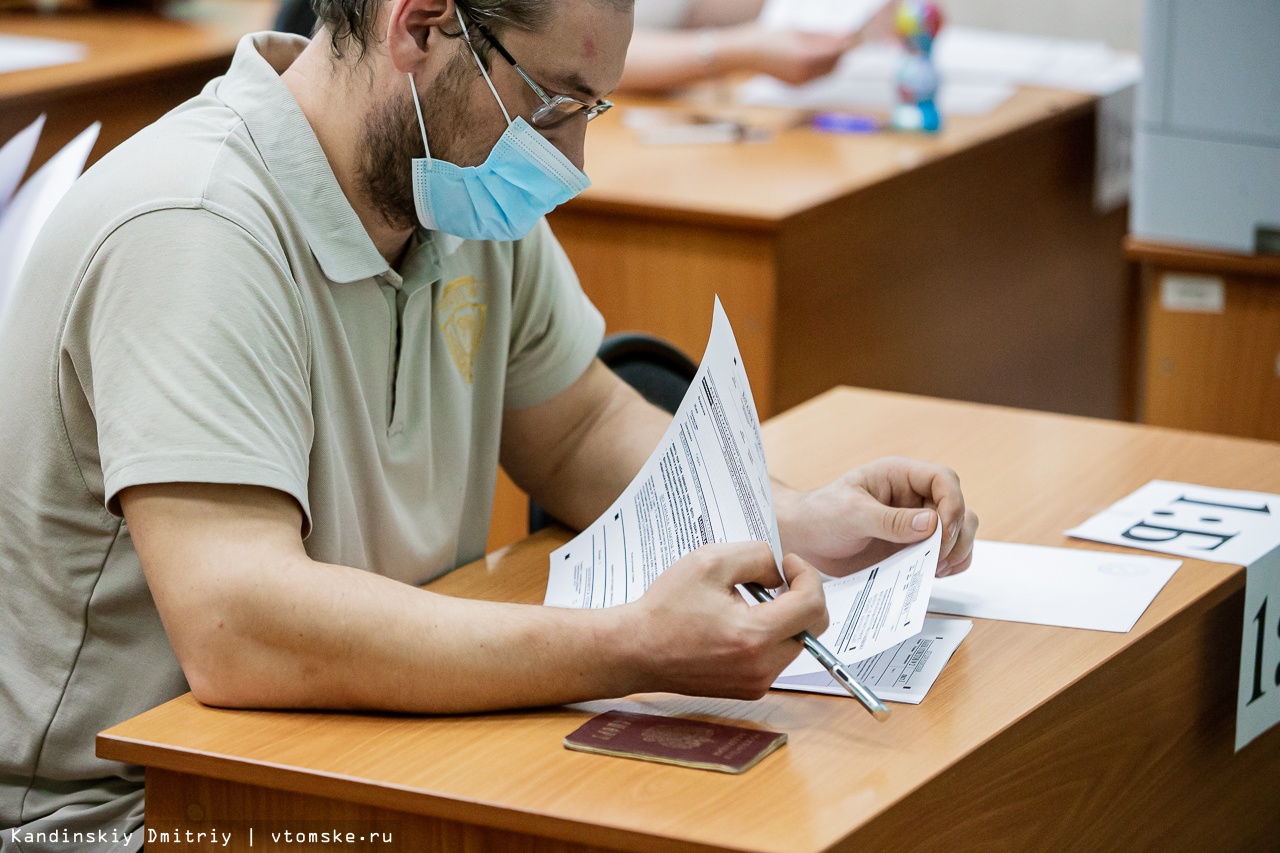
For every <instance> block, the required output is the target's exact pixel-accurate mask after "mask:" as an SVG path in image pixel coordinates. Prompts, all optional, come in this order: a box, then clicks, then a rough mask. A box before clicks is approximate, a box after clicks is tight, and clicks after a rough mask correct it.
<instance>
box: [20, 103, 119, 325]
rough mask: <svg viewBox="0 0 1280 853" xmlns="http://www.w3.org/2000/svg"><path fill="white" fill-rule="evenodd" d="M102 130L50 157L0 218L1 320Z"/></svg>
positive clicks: (93, 129)
mask: <svg viewBox="0 0 1280 853" xmlns="http://www.w3.org/2000/svg"><path fill="white" fill-rule="evenodd" d="M101 127H102V125H101V123H94V124H93V125H92V126H90V127H89V128H88V129H87V130H85V131H83V132H82V133H81V134H80V135H79V136H77V137H76V138H75V139H73V140H71V141H70V142H68V143H67V144H66V146H65V147H64V148H63V149H62V150H61V151H59V152H58V153H57V154H55V155H53V156H52V157H50V158H49V161H48V162H47V163H45V164H44V165H43V166H41V167H40V169H39V170H38V171H37V172H36V173H35V174H34V175H32V176H31V178H30V179H29V180H28V181H27V182H26V183H25V184H23V185H22V188H21V189H20V190H18V193H17V195H15V196H14V197H13V201H12V202H11V203H10V204H9V205H8V206H7V207H6V208H5V210H4V214H3V216H0V317H3V316H4V312H5V305H6V303H7V302H8V300H9V298H10V297H11V296H12V295H13V294H12V291H13V287H14V285H15V284H16V283H17V280H18V273H20V272H21V271H22V265H23V264H24V263H26V260H27V255H28V254H30V252H31V246H32V245H33V244H34V243H35V241H36V236H37V235H38V234H39V233H40V229H41V228H42V227H43V226H44V223H45V220H47V219H48V218H49V214H50V213H53V209H54V208H55V207H57V205H58V202H59V201H61V200H62V197H63V196H64V195H66V192H67V190H69V189H71V185H72V184H73V183H75V181H76V178H78V177H80V173H81V172H82V171H83V170H84V164H85V162H86V161H87V160H88V159H89V152H90V151H92V150H93V144H94V143H95V142H96V141H97V140H98V131H99V130H100V129H101Z"/></svg>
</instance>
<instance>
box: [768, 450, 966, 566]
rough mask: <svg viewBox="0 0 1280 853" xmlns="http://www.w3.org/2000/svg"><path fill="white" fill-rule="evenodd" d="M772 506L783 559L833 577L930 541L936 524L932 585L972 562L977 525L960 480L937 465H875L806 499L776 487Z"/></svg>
mask: <svg viewBox="0 0 1280 853" xmlns="http://www.w3.org/2000/svg"><path fill="white" fill-rule="evenodd" d="M774 501H775V503H776V504H777V511H778V530H779V533H780V534H781V538H782V548H783V551H784V552H785V553H795V554H798V555H800V556H802V557H804V558H805V559H806V560H808V561H809V562H810V563H813V565H814V566H816V567H817V568H818V570H819V571H821V572H823V573H824V574H827V575H831V576H833V577H844V576H845V575H848V574H851V573H853V572H857V571H861V570H862V569H865V568H867V567H868V566H871V565H874V564H875V563H878V562H880V561H881V560H883V559H885V558H886V557H888V556H889V555H890V554H892V553H893V552H895V551H898V550H899V549H901V547H902V546H903V545H906V544H911V543H914V542H921V541H924V540H925V539H928V538H929V537H930V536H931V535H933V531H934V526H935V524H937V523H938V521H939V519H940V520H941V523H942V530H943V535H942V546H941V554H940V555H939V558H938V569H937V575H938V577H946V576H947V575H953V574H958V573H959V572H963V571H964V570H965V569H967V568H968V567H969V563H970V560H971V559H972V556H973V540H974V536H975V535H976V534H977V531H978V517H977V516H976V515H974V514H973V513H972V512H971V511H969V510H967V509H966V508H965V504H964V494H963V493H962V492H961V490H960V478H959V477H957V476H956V473H955V472H954V471H952V470H951V469H950V468H945V467H943V466H941V465H933V464H930V463H927V462H918V461H916V460H914V459H903V458H901V457H890V458H886V459H879V460H876V461H875V462H872V463H870V464H869V465H863V466H862V467H860V468H855V469H854V470H852V471H849V472H848V473H847V474H845V475H844V476H842V477H840V478H839V479H837V480H835V481H833V482H832V483H830V484H829V485H827V486H824V487H822V488H820V489H814V490H813V491H810V492H795V491H791V490H790V489H787V488H786V487H785V486H780V485H779V484H777V483H775V486H774ZM931 509H934V510H936V511H930V510H931Z"/></svg>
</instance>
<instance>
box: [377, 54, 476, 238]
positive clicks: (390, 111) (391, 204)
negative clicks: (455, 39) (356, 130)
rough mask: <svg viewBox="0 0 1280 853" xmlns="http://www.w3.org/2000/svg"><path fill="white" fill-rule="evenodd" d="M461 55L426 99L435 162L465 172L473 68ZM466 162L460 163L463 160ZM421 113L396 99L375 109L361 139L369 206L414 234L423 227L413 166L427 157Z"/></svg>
mask: <svg viewBox="0 0 1280 853" xmlns="http://www.w3.org/2000/svg"><path fill="white" fill-rule="evenodd" d="M463 59H466V60H467V61H468V62H470V61H471V60H470V58H469V57H464V56H463V55H461V54H459V55H458V56H457V57H455V58H454V60H453V61H451V62H450V63H449V65H448V66H447V67H446V68H445V69H444V71H443V72H441V74H440V76H439V77H438V78H437V79H436V80H435V81H434V82H433V83H432V86H431V90H430V91H429V92H428V93H427V94H426V95H425V96H424V97H423V99H422V118H423V122H424V123H425V124H426V126H427V128H428V134H429V136H428V141H429V142H430V143H431V156H432V157H435V158H437V159H439V160H447V161H449V162H451V163H457V164H458V165H460V166H468V165H475V164H472V163H468V162H465V158H466V155H465V154H464V153H463V149H465V148H466V147H467V146H466V145H465V138H464V134H463V128H464V127H465V123H466V116H467V113H468V112H469V111H468V110H467V106H468V101H469V100H470V99H469V97H468V94H469V92H468V91H467V88H468V87H467V83H468V82H470V81H469V80H468V76H469V75H468V74H467V71H468V70H469V69H468V67H467V65H466V64H465V63H463V62H461V61H459V60H463ZM460 155H461V156H462V157H463V158H464V159H462V160H460V159H459V156H460ZM424 156H426V153H425V152H424V150H423V148H422V132H421V131H420V130H419V129H418V113H417V110H416V109H415V108H414V105H413V102H412V101H411V100H409V99H408V98H407V97H391V98H387V99H386V100H384V101H382V102H381V103H377V104H374V105H373V106H372V107H370V109H369V112H368V115H367V116H366V117H365V127H364V132H363V134H362V136H361V145H360V166H359V171H358V173H357V179H358V180H359V182H360V183H359V185H360V192H361V193H362V194H363V195H364V198H365V201H367V202H368V203H369V204H371V205H372V206H373V208H374V210H376V211H378V213H379V214H381V216H382V218H383V219H384V220H385V221H386V223H387V224H388V225H390V226H391V227H392V228H396V229H410V228H413V227H415V226H416V225H417V224H418V213H417V208H416V207H415V206H414V203H413V169H412V165H411V161H412V160H413V159H414V158H416V157H424Z"/></svg>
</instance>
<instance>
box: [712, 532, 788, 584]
mask: <svg viewBox="0 0 1280 853" xmlns="http://www.w3.org/2000/svg"><path fill="white" fill-rule="evenodd" d="M693 553H694V554H695V555H697V559H698V561H699V562H700V564H701V565H702V567H703V570H704V571H705V572H706V573H707V576H708V577H709V578H710V579H711V580H713V581H715V582H716V583H719V584H723V585H724V586H725V587H726V588H728V587H732V586H735V585H737V584H740V583H758V584H760V585H761V586H763V587H765V588H766V589H773V588H774V587H776V586H779V585H780V584H781V583H782V577H781V576H780V575H779V574H778V567H777V564H776V563H774V561H773V549H771V548H770V547H769V545H768V544H767V543H765V542H733V543H718V544H714V545H703V546H702V547H701V548H699V549H698V550H696V551H694V552H693Z"/></svg>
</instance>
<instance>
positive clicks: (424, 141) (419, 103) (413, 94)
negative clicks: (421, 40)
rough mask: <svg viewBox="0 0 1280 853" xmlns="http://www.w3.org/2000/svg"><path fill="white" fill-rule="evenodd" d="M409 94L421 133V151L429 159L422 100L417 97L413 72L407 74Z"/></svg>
mask: <svg viewBox="0 0 1280 853" xmlns="http://www.w3.org/2000/svg"><path fill="white" fill-rule="evenodd" d="M409 94H410V96H411V97H412V98H413V108H414V110H416V111H417V113H418V130H420V131H422V149H423V150H424V151H426V152H427V159H428V160H430V159H431V146H430V145H428V144H427V124H426V122H424V121H423V120H422V99H421V98H419V97H418V86H417V84H416V83H414V82H413V72H412V71H410V72H409Z"/></svg>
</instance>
